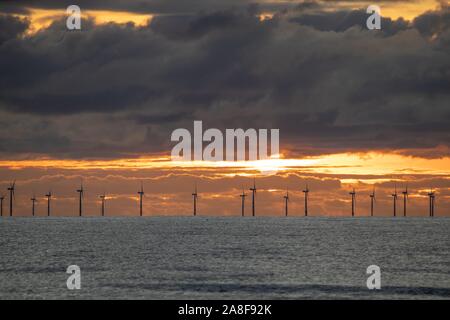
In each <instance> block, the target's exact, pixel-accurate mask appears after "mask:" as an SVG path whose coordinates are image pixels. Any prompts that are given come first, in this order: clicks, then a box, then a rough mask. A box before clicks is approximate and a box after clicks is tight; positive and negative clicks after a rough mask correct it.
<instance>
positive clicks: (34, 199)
mask: <svg viewBox="0 0 450 320" xmlns="http://www.w3.org/2000/svg"><path fill="white" fill-rule="evenodd" d="M30 200H31V202H32V206H31V215H32V216H33V217H34V207H35V205H34V204H35V203H36V201H37V200H36V196H35V195H34V194H33V198H31V199H30Z"/></svg>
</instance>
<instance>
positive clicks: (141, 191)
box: [138, 182, 145, 217]
mask: <svg viewBox="0 0 450 320" xmlns="http://www.w3.org/2000/svg"><path fill="white" fill-rule="evenodd" d="M138 194H139V215H140V216H141V217H142V198H144V194H145V193H144V184H143V183H142V182H141V190H140V191H138Z"/></svg>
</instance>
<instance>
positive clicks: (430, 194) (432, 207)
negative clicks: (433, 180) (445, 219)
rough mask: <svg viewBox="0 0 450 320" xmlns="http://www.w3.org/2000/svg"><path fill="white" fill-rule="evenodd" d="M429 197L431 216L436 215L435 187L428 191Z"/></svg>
mask: <svg viewBox="0 0 450 320" xmlns="http://www.w3.org/2000/svg"><path fill="white" fill-rule="evenodd" d="M428 197H429V198H430V217H434V199H435V193H434V191H433V189H430V192H429V193H428Z"/></svg>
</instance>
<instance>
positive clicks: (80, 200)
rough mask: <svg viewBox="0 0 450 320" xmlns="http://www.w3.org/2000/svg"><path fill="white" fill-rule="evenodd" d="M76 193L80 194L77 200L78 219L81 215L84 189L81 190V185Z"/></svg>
mask: <svg viewBox="0 0 450 320" xmlns="http://www.w3.org/2000/svg"><path fill="white" fill-rule="evenodd" d="M77 192H78V193H79V194H80V198H79V209H80V210H79V214H80V217H81V216H82V215H83V198H84V189H83V183H81V187H80V189H78V190H77Z"/></svg>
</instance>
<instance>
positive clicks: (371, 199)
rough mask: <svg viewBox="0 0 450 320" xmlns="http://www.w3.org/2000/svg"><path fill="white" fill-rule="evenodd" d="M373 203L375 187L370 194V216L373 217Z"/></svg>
mask: <svg viewBox="0 0 450 320" xmlns="http://www.w3.org/2000/svg"><path fill="white" fill-rule="evenodd" d="M374 202H375V187H373V191H372V193H371V194H370V216H371V217H373V205H374Z"/></svg>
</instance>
